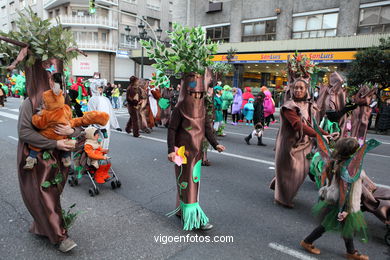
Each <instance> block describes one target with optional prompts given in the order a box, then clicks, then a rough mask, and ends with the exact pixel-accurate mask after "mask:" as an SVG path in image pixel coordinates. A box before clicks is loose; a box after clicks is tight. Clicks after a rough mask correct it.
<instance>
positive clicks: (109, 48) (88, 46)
mask: <svg viewBox="0 0 390 260" xmlns="http://www.w3.org/2000/svg"><path fill="white" fill-rule="evenodd" d="M76 42H77V47H78V48H79V49H80V50H83V51H102V52H116V50H117V49H118V45H115V44H113V43H112V42H103V41H76Z"/></svg>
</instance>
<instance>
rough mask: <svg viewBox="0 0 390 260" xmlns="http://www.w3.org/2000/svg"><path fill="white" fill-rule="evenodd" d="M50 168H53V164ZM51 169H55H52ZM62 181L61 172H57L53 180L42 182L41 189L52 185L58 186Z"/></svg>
mask: <svg viewBox="0 0 390 260" xmlns="http://www.w3.org/2000/svg"><path fill="white" fill-rule="evenodd" d="M51 166H52V167H53V164H52V165H51ZM57 167H58V166H57ZM53 168H56V167H53ZM63 180H64V177H63V176H62V174H61V172H58V173H57V175H56V176H55V177H54V179H53V180H49V181H44V182H42V184H41V186H42V187H43V188H49V187H50V186H52V185H59V184H60V183H61V182H63Z"/></svg>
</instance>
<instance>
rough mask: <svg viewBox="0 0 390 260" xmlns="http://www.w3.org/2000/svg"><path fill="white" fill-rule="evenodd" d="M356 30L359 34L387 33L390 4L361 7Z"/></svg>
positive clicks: (388, 30) (388, 29)
mask: <svg viewBox="0 0 390 260" xmlns="http://www.w3.org/2000/svg"><path fill="white" fill-rule="evenodd" d="M358 32H359V33H360V34H369V33H389V32H390V5H384V6H377V7H369V8H362V9H361V10H360V18H359V30H358Z"/></svg>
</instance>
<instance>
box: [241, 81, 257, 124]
mask: <svg viewBox="0 0 390 260" xmlns="http://www.w3.org/2000/svg"><path fill="white" fill-rule="evenodd" d="M250 98H252V99H253V100H255V97H254V96H253V94H252V90H251V88H250V87H245V91H244V94H242V104H241V111H242V112H243V109H244V107H245V105H246V104H247V103H248V101H249V99H250ZM241 119H242V120H243V119H244V113H243V114H242V118H241Z"/></svg>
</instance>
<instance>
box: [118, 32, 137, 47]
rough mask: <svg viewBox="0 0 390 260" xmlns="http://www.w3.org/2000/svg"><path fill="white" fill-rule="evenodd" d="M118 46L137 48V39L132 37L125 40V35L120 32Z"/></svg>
mask: <svg viewBox="0 0 390 260" xmlns="http://www.w3.org/2000/svg"><path fill="white" fill-rule="evenodd" d="M119 47H122V48H130V49H137V39H135V38H132V39H130V41H127V39H126V35H125V34H123V33H121V37H120V42H119Z"/></svg>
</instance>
